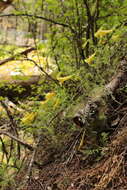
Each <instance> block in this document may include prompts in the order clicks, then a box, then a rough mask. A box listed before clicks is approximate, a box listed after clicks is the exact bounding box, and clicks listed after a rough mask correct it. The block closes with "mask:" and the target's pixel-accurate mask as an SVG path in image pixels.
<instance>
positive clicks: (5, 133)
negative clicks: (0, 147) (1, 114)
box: [0, 130, 34, 151]
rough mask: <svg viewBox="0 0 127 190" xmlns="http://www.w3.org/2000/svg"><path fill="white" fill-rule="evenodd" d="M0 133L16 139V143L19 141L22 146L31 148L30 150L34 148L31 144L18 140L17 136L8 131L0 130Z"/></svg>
mask: <svg viewBox="0 0 127 190" xmlns="http://www.w3.org/2000/svg"><path fill="white" fill-rule="evenodd" d="M0 135H6V136H8V137H10V138H11V139H13V140H15V141H17V142H18V143H20V144H21V145H23V146H24V147H26V148H28V149H29V150H31V151H33V150H34V147H33V146H31V145H30V144H27V143H26V142H24V141H22V140H20V139H19V138H17V137H15V136H14V135H12V134H10V133H8V132H7V131H3V130H0Z"/></svg>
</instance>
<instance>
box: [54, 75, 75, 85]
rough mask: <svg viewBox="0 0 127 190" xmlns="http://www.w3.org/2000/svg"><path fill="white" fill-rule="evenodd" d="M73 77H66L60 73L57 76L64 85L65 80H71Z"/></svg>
mask: <svg viewBox="0 0 127 190" xmlns="http://www.w3.org/2000/svg"><path fill="white" fill-rule="evenodd" d="M72 77H73V75H70V76H66V77H60V76H59V73H58V75H57V77H56V79H57V80H58V81H59V83H60V84H61V85H62V84H63V83H64V82H65V81H67V80H70V79H71V78H72Z"/></svg>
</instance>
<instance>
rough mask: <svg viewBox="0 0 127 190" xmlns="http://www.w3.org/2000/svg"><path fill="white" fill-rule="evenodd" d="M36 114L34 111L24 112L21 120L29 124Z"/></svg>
mask: <svg viewBox="0 0 127 190" xmlns="http://www.w3.org/2000/svg"><path fill="white" fill-rule="evenodd" d="M36 116H37V113H34V112H32V113H26V114H25V115H24V117H23V118H22V120H21V122H22V123H23V124H25V125H29V124H31V123H32V122H33V121H34V120H35V118H36Z"/></svg>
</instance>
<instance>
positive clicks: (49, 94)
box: [45, 92, 56, 100]
mask: <svg viewBox="0 0 127 190" xmlns="http://www.w3.org/2000/svg"><path fill="white" fill-rule="evenodd" d="M55 95H56V94H55V92H49V93H47V94H46V95H45V98H46V100H49V99H51V98H52V97H54V96H55Z"/></svg>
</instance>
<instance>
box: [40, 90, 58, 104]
mask: <svg viewBox="0 0 127 190" xmlns="http://www.w3.org/2000/svg"><path fill="white" fill-rule="evenodd" d="M54 96H56V93H55V92H49V93H47V94H46V95H45V99H46V100H44V101H42V102H41V104H45V103H47V102H48V101H49V100H51V99H52V98H53V97H54Z"/></svg>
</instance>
